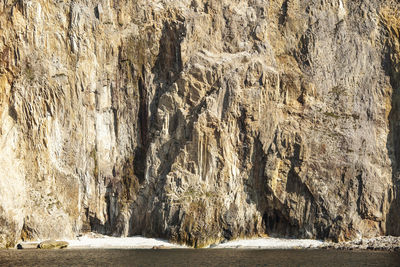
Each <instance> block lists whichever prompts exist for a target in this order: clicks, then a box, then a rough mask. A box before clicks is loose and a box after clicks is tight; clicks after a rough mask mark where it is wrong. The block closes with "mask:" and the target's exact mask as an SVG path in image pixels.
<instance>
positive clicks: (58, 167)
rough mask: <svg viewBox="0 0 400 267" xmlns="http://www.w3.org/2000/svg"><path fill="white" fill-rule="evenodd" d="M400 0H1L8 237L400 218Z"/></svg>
mask: <svg viewBox="0 0 400 267" xmlns="http://www.w3.org/2000/svg"><path fill="white" fill-rule="evenodd" d="M399 10H400V4H399V3H398V1H395V0H393V1H376V0H375V1H374V0H367V1H361V0H356V1H349V0H333V1H324V0H323V1H313V0H306V1H300V0H284V1H282V0H278V1H268V0H248V1H236V0H231V1H228V0H222V1H221V0H192V1H188V0H182V1H168V0H159V1H156V0H155V1H147V0H146V1H144V0H137V1H115V0H113V1H111V0H101V1H84V0H77V1H68V0H66V1H43V0H38V1H27V0H19V1H1V2H0V37H1V38H0V90H1V94H0V246H1V247H4V246H12V245H13V244H15V242H17V241H19V240H21V239H23V240H32V239H46V238H72V237H74V236H75V235H77V234H79V233H82V232H87V231H96V232H100V233H104V234H110V235H116V236H128V235H137V234H141V235H146V236H153V237H164V238H167V239H169V240H171V241H174V242H181V243H186V244H189V245H192V246H197V247H201V246H204V245H207V244H210V243H214V242H218V241H221V240H224V239H234V238H238V237H250V236H258V235H264V234H268V235H276V236H291V237H302V238H321V239H332V240H335V241H341V240H350V239H354V238H357V237H361V236H364V237H373V236H379V235H385V234H391V235H399V234H400V227H399V225H400V215H399V214H400V195H399V194H400V190H399V182H400V180H399V179H400V141H399V140H400V42H399V38H400V36H399V33H400V19H399V18H400V11H399Z"/></svg>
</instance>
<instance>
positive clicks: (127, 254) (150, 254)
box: [0, 249, 400, 267]
mask: <svg viewBox="0 0 400 267" xmlns="http://www.w3.org/2000/svg"><path fill="white" fill-rule="evenodd" d="M0 266H46V267H47V266H219V267H221V266H400V253H398V252H374V251H336V250H240V249H201V250H194V249H171V250H127V249H126V250H121V249H119V250H117V249H115V250H114V249H106V250H105V249H95V250H93V249H90V250H89V249H86V250H84V249H82V250H78V249H76V250H75V249H65V250H0Z"/></svg>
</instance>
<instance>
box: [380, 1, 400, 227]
mask: <svg viewBox="0 0 400 267" xmlns="http://www.w3.org/2000/svg"><path fill="white" fill-rule="evenodd" d="M399 14H400V9H399V8H396V7H391V8H385V9H383V10H382V11H381V17H382V20H383V26H384V31H385V33H386V34H387V35H388V39H387V43H386V47H385V50H384V57H383V61H382V67H383V69H384V70H385V72H386V75H387V76H389V78H390V84H391V86H392V88H393V91H392V94H391V110H390V113H389V117H388V120H389V134H388V139H387V149H388V153H389V157H390V160H391V165H392V181H393V189H392V192H389V196H392V197H393V199H392V203H391V205H390V209H389V213H388V215H387V233H388V234H390V235H400V224H399V221H400V19H399V17H398V15H399Z"/></svg>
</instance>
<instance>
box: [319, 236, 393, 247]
mask: <svg viewBox="0 0 400 267" xmlns="http://www.w3.org/2000/svg"><path fill="white" fill-rule="evenodd" d="M320 248H321V249H338V250H381V251H400V237H395V236H380V237H374V238H368V239H362V238H360V239H358V240H353V241H348V242H339V243H333V242H326V243H324V244H323V245H321V246H320Z"/></svg>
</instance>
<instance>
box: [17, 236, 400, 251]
mask: <svg viewBox="0 0 400 267" xmlns="http://www.w3.org/2000/svg"><path fill="white" fill-rule="evenodd" d="M42 241H43V240H42ZM65 241H66V242H68V244H69V245H68V247H67V248H66V249H193V248H192V247H188V246H185V245H178V244H174V243H171V242H168V241H167V240H163V239H158V238H146V237H143V236H133V237H111V236H103V235H97V234H91V235H84V236H81V237H78V238H77V239H73V240H65ZM19 244H20V245H21V246H22V247H23V248H24V249H34V248H36V246H37V245H38V244H39V242H21V243H19ZM205 249H266V250H292V249H296V250H297V249H300V250H307V249H333V250H381V251H400V237H392V236H383V237H376V238H370V239H358V240H354V241H349V242H342V243H333V242H327V241H322V240H313V239H289V238H273V237H267V238H253V239H238V240H232V241H227V242H223V243H219V244H214V245H210V246H208V247H205Z"/></svg>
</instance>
